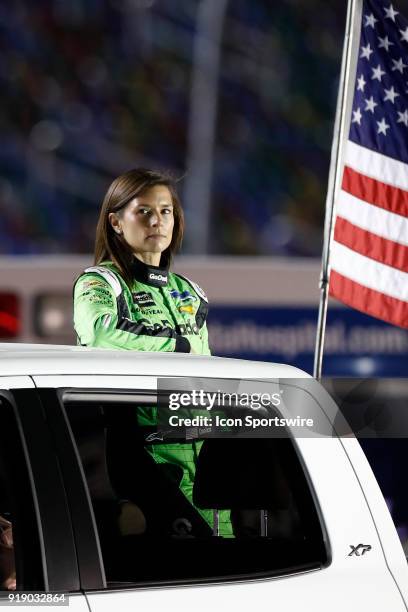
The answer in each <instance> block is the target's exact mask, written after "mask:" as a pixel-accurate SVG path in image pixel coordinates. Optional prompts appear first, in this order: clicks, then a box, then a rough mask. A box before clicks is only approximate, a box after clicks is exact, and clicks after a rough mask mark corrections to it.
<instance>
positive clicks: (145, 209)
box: [139, 208, 149, 215]
mask: <svg viewBox="0 0 408 612" xmlns="http://www.w3.org/2000/svg"><path fill="white" fill-rule="evenodd" d="M148 212H149V209H148V208H139V213H141V214H142V215H147V214H148Z"/></svg>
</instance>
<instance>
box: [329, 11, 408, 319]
mask: <svg viewBox="0 0 408 612" xmlns="http://www.w3.org/2000/svg"><path fill="white" fill-rule="evenodd" d="M361 21H362V23H361V34H360V44H359V47H358V61H357V73H356V75H355V89H354V98H353V105H352V113H351V121H350V131H349V136H348V140H347V142H346V144H345V147H344V151H343V156H342V162H343V177H342V183H341V189H340V191H339V193H338V195H337V197H336V202H335V211H336V220H335V226H334V236H333V241H332V245H331V255H330V265H331V273H330V289H329V290H330V295H332V296H333V297H335V298H337V299H339V300H340V301H342V302H344V303H346V304H348V305H349V306H352V307H353V308H356V309H358V310H361V311H363V312H366V313H367V314H370V315H372V316H374V317H378V318H380V319H383V320H385V321H388V322H389V323H392V324H394V325H399V326H401V327H406V328H408V20H407V19H406V18H404V17H403V16H402V15H401V14H400V12H398V11H397V10H396V8H394V6H393V5H392V4H389V3H388V2H387V3H384V2H383V1H379V0H364V1H363V7H362V20H361ZM353 78H354V75H353Z"/></svg>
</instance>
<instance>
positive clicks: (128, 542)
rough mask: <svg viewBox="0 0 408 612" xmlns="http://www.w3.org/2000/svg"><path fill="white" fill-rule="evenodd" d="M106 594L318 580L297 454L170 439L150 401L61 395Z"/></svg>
mask: <svg viewBox="0 0 408 612" xmlns="http://www.w3.org/2000/svg"><path fill="white" fill-rule="evenodd" d="M63 401H64V405H65V409H66V412H67V416H68V419H69V422H70V425H71V429H72V432H73V435H74V438H75V441H76V445H77V449H78V452H79V456H80V458H81V461H82V466H83V470H84V473H85V476H86V480H87V484H88V489H89V493H90V497H91V500H92V505H93V510H94V514H95V519H96V523H97V528H98V533H99V539H100V544H101V550H102V556H103V561H104V565H105V573H106V577H107V584H108V588H114V587H118V586H121V585H122V586H123V585H135V584H140V585H143V584H146V583H148V584H155V583H161V584H163V583H169V582H171V583H174V582H178V583H179V582H192V581H194V582H197V581H205V580H208V581H214V580H223V581H225V580H234V579H239V580H242V579H251V578H259V577H267V576H277V575H283V574H288V573H293V572H299V571H305V570H310V569H318V568H320V567H322V566H324V565H325V564H326V563H327V561H328V557H327V552H326V548H325V544H324V539H323V534H322V528H321V525H320V521H319V517H318V513H317V510H316V507H315V504H314V501H313V496H312V494H311V491H310V489H309V485H308V482H307V479H306V477H305V474H304V472H303V468H302V466H301V463H300V461H299V458H298V456H297V453H296V450H295V447H294V443H293V442H292V440H291V439H289V438H284V439H230V438H223V439H200V438H198V437H193V438H190V439H187V438H186V437H184V438H183V439H166V437H165V436H164V437H163V436H162V435H161V434H160V432H159V433H158V432H157V427H154V424H153V421H152V419H151V415H152V414H154V413H155V410H156V408H157V404H156V403H154V402H153V401H152V397H151V396H150V397H148V398H145V400H144V401H143V398H142V397H141V396H140V394H138V395H137V394H136V393H135V394H134V395H133V396H132V394H131V393H129V391H126V392H123V393H122V394H121V393H120V392H118V393H116V394H115V392H112V391H111V392H109V393H103V392H101V393H96V392H95V390H93V391H92V393H90V394H89V399H87V396H86V393H84V392H83V390H81V392H80V393H78V397H75V393H68V394H66V395H65V397H64V400H63Z"/></svg>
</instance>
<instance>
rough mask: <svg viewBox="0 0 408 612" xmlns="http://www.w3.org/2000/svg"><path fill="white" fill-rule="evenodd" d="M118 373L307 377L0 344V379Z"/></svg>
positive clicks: (270, 368) (220, 361)
mask: <svg viewBox="0 0 408 612" xmlns="http://www.w3.org/2000/svg"><path fill="white" fill-rule="evenodd" d="M47 374H48V375H50V374H52V375H55V374H86V375H92V374H99V375H100V374H106V375H108V374H113V375H114V374H118V375H132V374H133V375H141V376H175V377H176V376H195V377H199V376H206V377H213V378H258V379H259V378H262V379H269V378H310V375H309V374H307V373H306V372H303V371H302V370H299V369H298V368H295V367H293V366H290V365H287V364H279V363H267V362H263V361H245V360H242V359H227V358H223V357H212V356H211V357H210V356H202V355H190V354H185V353H160V352H155V353H149V352H145V351H124V350H111V349H101V348H88V347H82V346H68V345H51V344H19V343H0V376H21V375H47Z"/></svg>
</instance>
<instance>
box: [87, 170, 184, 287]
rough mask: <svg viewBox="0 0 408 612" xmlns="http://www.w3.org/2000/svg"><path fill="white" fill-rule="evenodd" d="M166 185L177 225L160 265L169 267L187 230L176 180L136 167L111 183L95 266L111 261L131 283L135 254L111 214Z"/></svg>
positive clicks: (100, 221)
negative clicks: (115, 224) (119, 233)
mask: <svg viewBox="0 0 408 612" xmlns="http://www.w3.org/2000/svg"><path fill="white" fill-rule="evenodd" d="M155 185H164V186H165V187H167V188H168V189H169V191H170V193H171V197H172V200H173V214H174V228H173V236H172V239H171V243H170V245H169V246H168V247H167V249H166V250H165V251H163V253H162V254H161V259H160V265H161V266H163V267H168V266H169V265H170V263H171V260H172V257H173V255H174V254H175V253H176V251H177V250H178V249H179V248H180V246H181V241H182V239H183V232H184V215H183V210H182V208H181V204H180V200H179V197H178V195H177V191H176V188H175V180H174V179H173V178H172V177H171V176H170V175H169V174H165V173H162V172H156V171H155V170H148V169H146V168H135V169H134V170H129V171H128V172H125V173H124V174H121V175H120V176H118V177H117V178H116V179H115V180H114V181H113V183H111V185H110V187H109V189H108V191H107V192H106V195H105V197H104V199H103V202H102V207H101V212H100V214H99V219H98V224H97V226H96V238H95V259H94V261H95V265H98V264H100V263H101V262H102V261H107V260H110V261H112V262H113V263H114V264H115V266H116V267H117V268H118V270H119V271H120V273H121V274H122V276H123V278H124V279H125V281H126V282H127V283H128V284H129V285H130V284H131V282H132V261H133V253H132V249H131V248H130V246H129V245H128V244H127V243H126V242H125V240H124V239H123V237H122V236H121V235H118V234H117V233H116V232H115V231H114V230H113V227H112V226H111V224H110V221H109V213H112V212H114V213H117V212H119V211H121V210H123V209H124V207H125V206H126V204H128V203H129V202H130V201H131V200H133V198H135V197H137V196H139V195H140V194H142V193H143V192H145V191H147V190H148V189H150V187H154V186H155Z"/></svg>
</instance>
